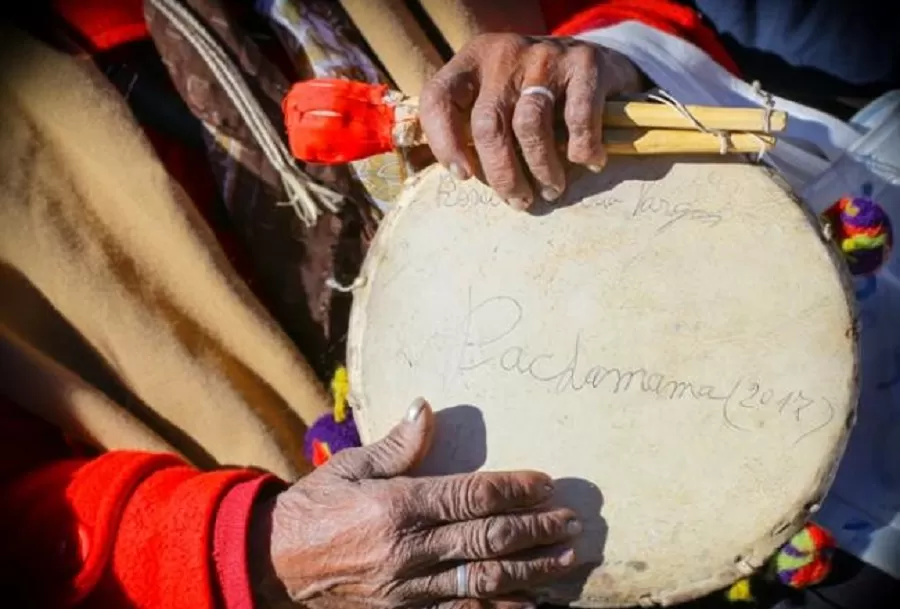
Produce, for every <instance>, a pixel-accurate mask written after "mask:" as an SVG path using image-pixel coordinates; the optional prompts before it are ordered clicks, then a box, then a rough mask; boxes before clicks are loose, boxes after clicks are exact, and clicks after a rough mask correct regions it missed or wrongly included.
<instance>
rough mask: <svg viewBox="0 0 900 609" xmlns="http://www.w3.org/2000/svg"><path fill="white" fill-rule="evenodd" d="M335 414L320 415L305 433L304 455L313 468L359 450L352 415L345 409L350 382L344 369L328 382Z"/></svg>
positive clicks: (348, 409) (359, 443)
mask: <svg viewBox="0 0 900 609" xmlns="http://www.w3.org/2000/svg"><path fill="white" fill-rule="evenodd" d="M331 393H332V396H333V398H334V411H333V412H330V413H328V414H325V415H322V416H321V417H319V419H318V420H317V421H316V422H315V423H313V425H312V427H310V428H309V430H308V431H307V432H306V438H305V441H304V453H305V454H306V458H307V459H309V460H310V461H311V462H312V464H313V465H314V466H316V467H319V466H320V465H324V464H325V463H326V462H327V461H328V459H330V458H331V456H332V455H334V454H336V453H338V452H340V451H342V450H344V449H345V448H352V447H354V446H360V445H361V442H360V439H359V432H358V431H357V430H356V424H355V423H354V422H353V412H352V411H351V410H350V408H349V406H348V405H347V396H348V395H349V393H350V381H349V379H348V378H347V369H346V368H344V367H343V366H341V367H339V368H338V369H337V370H335V372H334V377H333V378H332V380H331Z"/></svg>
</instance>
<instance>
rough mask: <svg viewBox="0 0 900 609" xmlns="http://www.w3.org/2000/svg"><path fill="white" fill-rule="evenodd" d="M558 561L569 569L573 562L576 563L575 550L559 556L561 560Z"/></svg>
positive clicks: (570, 549) (569, 550)
mask: <svg viewBox="0 0 900 609" xmlns="http://www.w3.org/2000/svg"><path fill="white" fill-rule="evenodd" d="M556 561H557V562H558V563H559V564H561V565H562V566H564V567H568V566H569V565H571V564H572V563H573V562H575V550H573V549H572V548H569V549H568V550H566V551H564V552H563V553H562V554H560V555H559V558H557V559H556Z"/></svg>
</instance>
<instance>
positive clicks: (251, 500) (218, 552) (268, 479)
mask: <svg viewBox="0 0 900 609" xmlns="http://www.w3.org/2000/svg"><path fill="white" fill-rule="evenodd" d="M282 484H283V483H282V482H281V481H280V480H278V479H277V478H275V477H274V476H263V477H260V478H256V479H255V480H250V481H248V482H242V483H240V484H238V485H237V486H235V487H234V488H232V489H231V490H230V491H228V494H227V495H225V498H224V499H222V503H221V504H220V505H219V509H218V511H217V512H216V523H215V530H214V531H213V559H214V562H215V570H216V576H217V578H218V582H219V593H220V596H221V601H222V605H223V607H225V609H253V591H252V590H251V587H250V575H249V571H250V569H249V557H248V555H247V538H248V531H249V528H250V516H251V514H252V512H253V505H254V504H255V503H256V500H257V498H258V497H259V496H260V493H261V492H263V491H265V490H268V489H267V487H269V486H276V485H278V486H281V485H282Z"/></svg>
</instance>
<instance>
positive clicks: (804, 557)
mask: <svg viewBox="0 0 900 609" xmlns="http://www.w3.org/2000/svg"><path fill="white" fill-rule="evenodd" d="M834 547H835V543H834V538H833V537H832V536H831V534H830V533H829V532H828V531H826V530H825V529H823V528H822V527H820V526H818V525H815V524H811V523H810V524H808V525H806V527H804V529H803V530H802V531H800V532H799V533H797V534H796V535H794V536H793V537H792V538H791V540H790V541H789V542H788V543H786V544H785V545H784V546H783V547H782V548H781V550H780V551H779V552H778V554H777V555H776V556H775V576H776V577H777V578H778V581H780V582H781V583H782V584H784V585H785V586H790V587H791V588H798V589H799V588H806V587H808V586H814V585H816V584H818V583H820V582H822V580H824V579H825V578H826V577H827V576H828V573H829V572H830V571H831V557H832V554H833V553H834Z"/></svg>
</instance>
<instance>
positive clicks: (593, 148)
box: [563, 45, 607, 168]
mask: <svg viewBox="0 0 900 609" xmlns="http://www.w3.org/2000/svg"><path fill="white" fill-rule="evenodd" d="M597 58H598V54H597V52H596V49H594V48H593V47H591V46H589V45H580V46H573V47H571V48H570V49H569V50H568V51H567V53H566V60H565V61H566V67H567V76H568V79H567V83H566V103H565V108H564V111H563V114H564V118H565V122H566V128H567V130H568V132H569V143H568V146H567V150H566V155H567V157H568V159H569V161H571V162H572V163H576V164H579V165H587V166H589V167H592V168H600V167H603V166H604V165H606V150H605V149H604V147H603V105H604V101H605V98H606V93H607V89H606V88H605V87H604V86H603V83H602V82H601V81H600V75H599V69H598V66H597V62H598V59H597Z"/></svg>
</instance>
